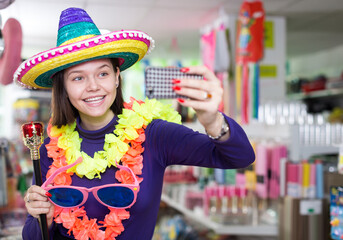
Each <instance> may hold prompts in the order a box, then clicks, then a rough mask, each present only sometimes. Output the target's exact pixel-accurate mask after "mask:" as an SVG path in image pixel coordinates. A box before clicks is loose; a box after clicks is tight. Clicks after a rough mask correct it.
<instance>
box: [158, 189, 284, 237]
mask: <svg viewBox="0 0 343 240" xmlns="http://www.w3.org/2000/svg"><path fill="white" fill-rule="evenodd" d="M162 201H163V202H165V203H166V204H167V205H168V206H170V207H172V208H174V209H176V210H177V211H179V212H181V213H182V214H183V215H184V216H185V217H187V218H189V219H191V220H192V221H194V222H196V223H199V224H201V225H203V226H205V227H208V228H209V229H211V230H212V231H214V232H215V233H217V234H220V235H239V236H270V237H275V236H277V235H278V227H277V226H270V225H223V224H220V223H216V222H213V221H212V220H211V219H210V218H208V217H206V216H204V215H199V214H197V213H195V212H194V211H192V210H190V209H187V208H186V207H184V206H183V205H182V204H180V203H178V202H176V201H174V200H173V199H171V198H170V197H168V196H166V195H164V194H162Z"/></svg>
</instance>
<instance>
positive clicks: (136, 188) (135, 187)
mask: <svg viewBox="0 0 343 240" xmlns="http://www.w3.org/2000/svg"><path fill="white" fill-rule="evenodd" d="M81 162H82V157H79V158H78V159H77V160H76V161H75V162H74V163H72V164H69V165H67V166H64V167H61V168H59V169H57V170H56V171H55V172H54V173H53V174H52V175H51V176H50V177H49V178H48V179H47V180H46V181H45V182H44V183H43V184H42V186H41V187H42V188H43V189H44V190H46V191H49V190H51V189H57V188H69V189H76V190H79V191H80V192H81V193H82V194H83V200H82V202H81V203H80V204H77V205H75V206H70V207H65V206H60V205H58V204H56V203H55V202H53V201H52V200H51V199H50V198H48V199H49V201H50V202H51V203H53V204H54V205H56V206H58V207H61V208H74V207H79V206H81V205H83V204H84V203H85V202H86V201H87V199H88V193H89V192H91V193H92V194H93V196H94V197H95V199H96V200H97V201H98V202H99V203H101V204H102V205H104V206H106V207H108V208H112V209H126V208H130V207H131V206H132V205H133V204H135V202H136V199H137V193H138V192H139V183H138V180H137V177H136V175H135V174H134V173H133V172H132V170H131V169H130V168H129V167H125V166H122V165H119V164H118V165H117V167H118V168H119V169H121V170H125V171H128V172H130V173H131V175H132V176H133V178H134V181H135V182H134V184H122V183H113V184H105V185H101V186H96V187H92V188H85V187H76V186H70V185H59V186H49V184H50V183H51V182H52V181H53V179H54V178H55V177H56V176H57V175H58V174H60V173H62V172H64V171H66V170H67V169H69V168H71V167H73V166H75V165H76V164H79V163H81ZM116 186H118V187H126V188H129V189H130V190H131V191H132V192H133V194H134V198H133V201H132V203H131V204H130V205H128V206H125V207H112V206H110V205H108V204H106V203H104V202H102V201H101V200H100V198H99V196H98V194H97V192H98V190H99V189H102V188H106V187H116Z"/></svg>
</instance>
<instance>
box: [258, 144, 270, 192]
mask: <svg viewBox="0 0 343 240" xmlns="http://www.w3.org/2000/svg"><path fill="white" fill-rule="evenodd" d="M255 171H256V176H257V183H256V193H257V196H258V197H260V198H267V196H268V147H267V145H266V144H262V143H261V144H259V145H258V146H257V147H256V164H255Z"/></svg>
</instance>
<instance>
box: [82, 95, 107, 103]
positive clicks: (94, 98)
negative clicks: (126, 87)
mask: <svg viewBox="0 0 343 240" xmlns="http://www.w3.org/2000/svg"><path fill="white" fill-rule="evenodd" d="M102 99H104V96H102V97H93V98H87V99H85V102H97V101H101V100H102Z"/></svg>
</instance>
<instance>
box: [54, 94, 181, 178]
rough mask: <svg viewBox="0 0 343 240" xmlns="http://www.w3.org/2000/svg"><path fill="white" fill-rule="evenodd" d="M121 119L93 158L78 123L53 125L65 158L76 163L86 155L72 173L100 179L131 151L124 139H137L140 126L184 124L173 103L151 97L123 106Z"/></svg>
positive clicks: (70, 170)
mask: <svg viewBox="0 0 343 240" xmlns="http://www.w3.org/2000/svg"><path fill="white" fill-rule="evenodd" d="M118 118H119V119H118V124H117V126H116V129H115V130H114V131H113V132H114V134H113V133H109V134H106V135H105V144H104V150H103V151H98V152H96V153H95V154H94V157H93V158H92V157H90V156H88V155H87V154H86V153H85V152H83V151H82V152H81V151H80V149H81V142H82V139H81V138H80V136H79V133H78V132H77V131H75V128H76V122H75V123H73V124H69V125H65V126H62V127H61V128H57V127H55V126H53V127H51V131H50V136H51V137H59V138H58V147H60V148H62V149H64V150H65V151H66V154H65V157H66V161H67V163H68V164H71V163H73V162H74V161H76V159H77V158H78V157H80V156H82V157H83V161H82V162H81V163H79V164H77V165H76V166H75V167H73V168H71V169H68V170H69V172H75V173H76V174H77V175H78V176H79V177H83V176H85V177H87V178H89V179H93V178H94V177H96V178H101V175H100V173H103V172H104V171H106V168H107V167H111V166H116V164H117V163H118V162H120V159H121V158H122V157H123V156H124V155H125V153H126V152H127V151H128V150H129V145H128V144H127V143H126V142H125V141H128V140H134V139H136V138H138V136H139V134H138V133H137V130H138V129H141V128H142V127H143V126H147V125H148V124H149V123H150V122H151V121H152V120H153V119H162V120H166V121H169V122H174V123H179V124H180V123H181V116H180V115H179V114H178V113H177V112H176V111H175V110H174V109H173V108H172V107H171V105H164V104H162V103H161V102H158V101H157V100H156V99H148V98H147V99H146V100H145V102H144V103H141V104H139V103H138V102H137V101H134V102H133V105H132V109H123V112H122V114H120V115H118Z"/></svg>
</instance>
